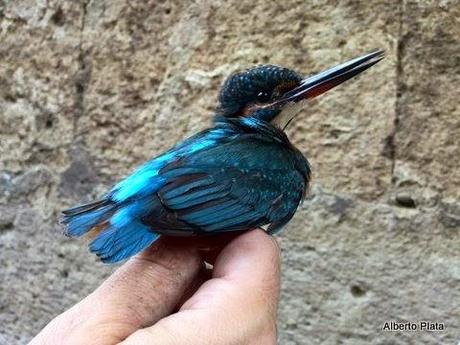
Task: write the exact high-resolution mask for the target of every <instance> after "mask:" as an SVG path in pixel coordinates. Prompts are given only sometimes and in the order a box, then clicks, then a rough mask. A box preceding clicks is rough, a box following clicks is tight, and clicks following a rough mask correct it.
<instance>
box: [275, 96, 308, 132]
mask: <svg viewBox="0 0 460 345" xmlns="http://www.w3.org/2000/svg"><path fill="white" fill-rule="evenodd" d="M307 101H308V100H307V99H303V100H300V101H298V102H290V103H287V104H285V105H284V106H283V110H281V112H280V113H279V114H278V115H277V116H276V117H275V118H274V119H273V120H272V121H270V123H271V124H272V125H274V126H276V127H278V128H281V129H283V130H284V129H285V128H286V127H287V126H288V125H289V124H290V123H291V121H292V120H293V119H294V118H295V117H296V116H297V115H298V114H299V112H300V111H301V110H302V109H303V108H304V106H305V104H306V103H307Z"/></svg>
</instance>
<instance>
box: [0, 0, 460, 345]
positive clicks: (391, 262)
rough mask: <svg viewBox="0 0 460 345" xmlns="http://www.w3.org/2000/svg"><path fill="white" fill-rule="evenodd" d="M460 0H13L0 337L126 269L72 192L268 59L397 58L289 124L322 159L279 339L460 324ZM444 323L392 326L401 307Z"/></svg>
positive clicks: (289, 258)
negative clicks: (91, 244)
mask: <svg viewBox="0 0 460 345" xmlns="http://www.w3.org/2000/svg"><path fill="white" fill-rule="evenodd" d="M459 17H460V4H459V2H458V0H440V1H434V0H433V1H428V0H420V1H410V0H401V1H396V0H395V1H392V0H391V1H365V0H362V1H357V0H348V1H326V0H319V1H305V0H299V1H295V0H293V1H264V0H260V1H237V0H231V1H221V0H216V1H194V2H188V1H177V0H176V1H159V0H149V1H128V0H112V1H109V0H90V1H88V0H87V1H82V0H80V1H69V0H68V1H65V0H48V1H44V0H36V1H33V0H16V1H13V0H6V1H0V85H1V87H0V281H1V285H0V325H1V327H0V344H16V343H17V344H22V343H25V342H26V341H27V340H29V339H30V338H31V337H32V336H33V335H34V334H35V333H36V332H38V331H39V330H40V329H41V328H42V327H43V326H44V325H45V324H46V323H47V322H48V321H49V320H50V319H51V318H52V317H53V316H54V315H56V314H57V313H59V312H61V311H63V310H65V309H66V308H68V307H69V306H70V305H72V304H74V303H75V302H76V301H78V300H79V299H81V298H82V297H83V296H85V295H86V294H88V293H89V292H90V291H92V290H93V289H94V288H95V287H96V286H97V285H98V284H99V283H100V282H101V281H102V280H103V278H104V277H106V276H107V275H108V274H109V273H110V272H111V271H112V269H113V267H108V266H104V265H102V264H101V263H98V262H97V261H96V259H95V258H94V257H93V256H90V255H89V254H88V253H87V250H86V248H85V244H84V243H83V242H81V241H74V240H70V239H67V238H65V237H64V236H63V235H62V233H61V229H60V227H59V225H57V221H56V219H57V218H58V215H59V211H60V210H62V209H63V208H65V207H67V206H70V205H73V204H75V203H76V202H78V201H85V200H89V199H91V198H93V197H96V196H98V195H100V194H101V193H103V192H104V191H105V190H106V189H107V188H108V187H109V186H111V185H112V184H113V183H114V182H116V181H117V180H118V179H119V178H121V177H123V176H124V175H126V174H127V173H129V172H130V171H131V170H132V168H133V167H134V166H135V165H137V164H139V163H141V162H143V161H145V160H146V159H149V158H151V157H152V156H155V155H156V154H158V153H161V152H162V151H163V150H165V149H167V148H168V147H170V146H171V145H173V144H174V143H175V142H177V141H179V140H181V139H182V138H185V137H186V136H188V135H190V134H192V133H194V132H196V131H198V130H200V129H202V128H204V127H206V126H207V125H208V123H209V120H210V118H211V116H212V112H213V109H214V107H215V104H216V94H217V90H218V88H219V86H220V84H221V82H222V80H223V78H225V76H227V75H228V74H229V73H231V72H232V71H234V70H237V69H240V68H244V67H247V66H251V65H254V64H260V63H266V62H270V63H275V64H280V65H285V66H288V67H291V68H295V69H297V70H300V71H303V72H304V73H311V72H313V71H319V70H322V69H324V68H327V67H329V66H331V65H334V64H337V63H339V62H342V61H345V60H347V59H349V58H352V57H354V56H357V55H360V54H362V53H364V52H367V51H369V50H371V49H373V48H383V49H385V50H386V53H387V58H386V59H385V60H384V61H383V62H381V63H379V64H378V65H377V66H376V67H373V68H372V69H371V70H369V71H368V72H366V73H365V74H364V75H362V76H361V77H360V78H358V79H357V80H354V81H352V82H349V83H346V84H345V85H343V86H341V87H339V88H337V89H336V90H334V91H332V92H330V93H328V94H327V95H326V96H323V97H321V98H319V99H317V100H314V101H312V102H311V103H310V105H309V107H308V108H307V109H305V111H304V112H303V114H302V115H301V116H299V118H298V119H297V121H296V122H295V124H293V125H292V126H291V128H289V130H288V132H289V133H288V134H289V136H290V137H291V139H292V141H293V142H294V143H295V144H296V145H297V146H298V147H299V148H300V149H301V150H302V152H304V153H305V155H306V156H307V157H309V159H310V161H311V162H312V164H313V168H314V184H313V188H312V191H311V193H310V195H309V197H308V199H307V200H306V202H305V203H304V205H303V207H302V208H301V209H300V210H299V211H298V212H297V214H296V216H295V218H294V220H293V221H292V222H291V223H290V225H289V226H288V229H287V231H285V232H284V233H283V234H281V236H280V238H279V240H280V242H281V246H282V250H283V291H282V300H281V303H280V315H279V333H280V336H279V338H280V340H279V342H280V344H287V345H289V344H353V345H360V344H380V345H384V344H454V343H456V340H458V339H459V338H460V325H459V319H460V288H459V286H460V257H459V248H460V234H459V230H460V201H459V197H460V186H459V185H460V139H459V136H460V108H459V93H458V89H459V85H460V25H459V21H458V18H459ZM420 320H430V321H434V322H436V321H437V322H444V324H445V328H446V330H445V331H443V332H423V331H422V332H420V331H418V332H404V333H392V332H384V331H382V327H383V325H384V322H385V321H420Z"/></svg>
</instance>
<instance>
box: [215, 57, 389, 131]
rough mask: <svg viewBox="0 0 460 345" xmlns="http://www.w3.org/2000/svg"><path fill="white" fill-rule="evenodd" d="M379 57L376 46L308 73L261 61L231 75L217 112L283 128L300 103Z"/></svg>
mask: <svg viewBox="0 0 460 345" xmlns="http://www.w3.org/2000/svg"><path fill="white" fill-rule="evenodd" d="M382 58H383V51H381V50H377V51H374V52H372V53H369V54H367V55H364V56H361V57H359V58H356V59H353V60H350V61H348V62H345V63H343V64H341V65H338V66H336V67H333V68H330V69H328V70H326V71H324V72H321V73H318V74H316V75H313V76H310V77H306V78H305V77H303V76H302V75H301V74H299V73H297V72H294V71H292V70H290V69H288V68H284V67H280V66H276V65H262V66H256V67H253V68H250V69H248V70H246V71H243V72H239V73H235V74H233V75H231V76H230V77H229V78H228V79H227V80H226V81H225V83H224V85H223V86H222V89H221V91H220V94H219V107H218V110H217V114H218V115H219V116H224V117H228V118H235V117H241V116H247V117H256V118H259V119H261V120H264V121H267V122H270V123H272V124H274V125H276V126H278V127H280V128H282V129H284V128H285V127H286V126H287V125H288V124H289V122H290V121H291V120H292V119H293V118H294V117H295V115H296V114H297V113H298V112H299V110H300V109H301V108H302V106H303V105H304V103H305V101H306V100H308V99H310V98H313V97H316V96H318V95H320V94H322V93H324V92H326V91H328V90H330V89H332V88H333V87H335V86H337V85H339V84H341V83H343V82H344V81H346V80H348V79H350V78H352V77H354V76H356V75H358V74H359V73H361V72H363V71H365V70H366V69H368V68H369V67H371V66H373V65H374V64H376V63H377V62H379V61H380V60H381V59H382Z"/></svg>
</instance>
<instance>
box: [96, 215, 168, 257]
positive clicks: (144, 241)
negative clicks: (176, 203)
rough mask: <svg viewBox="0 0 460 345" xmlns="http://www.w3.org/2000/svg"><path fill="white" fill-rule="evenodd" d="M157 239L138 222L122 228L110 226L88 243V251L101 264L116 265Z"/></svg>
mask: <svg viewBox="0 0 460 345" xmlns="http://www.w3.org/2000/svg"><path fill="white" fill-rule="evenodd" d="M159 237H160V235H159V234H157V233H155V232H153V231H151V230H150V229H149V228H148V227H147V226H145V225H144V224H142V223H141V222H140V221H132V222H130V223H129V224H127V225H125V226H123V227H118V226H116V224H110V226H109V227H108V228H106V229H104V230H103V231H102V232H101V233H100V234H99V235H98V236H97V237H96V238H95V239H94V240H93V241H92V242H91V243H90V245H89V249H90V251H91V252H93V253H95V254H96V255H97V256H98V257H99V258H100V259H101V260H102V262H104V263H116V262H119V261H122V260H124V259H127V258H129V257H131V256H133V255H135V254H137V253H139V252H141V251H142V250H144V249H145V248H147V247H148V246H149V245H151V244H152V243H153V242H154V241H155V240H157V239H158V238H159Z"/></svg>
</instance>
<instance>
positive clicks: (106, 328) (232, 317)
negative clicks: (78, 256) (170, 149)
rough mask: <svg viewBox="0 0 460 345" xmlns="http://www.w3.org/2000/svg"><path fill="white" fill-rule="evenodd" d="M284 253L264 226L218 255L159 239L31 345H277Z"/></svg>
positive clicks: (44, 331)
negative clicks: (207, 262) (206, 258)
mask: <svg viewBox="0 0 460 345" xmlns="http://www.w3.org/2000/svg"><path fill="white" fill-rule="evenodd" d="M279 265H280V252H279V248H278V245H277V244H276V241H275V240H274V239H273V238H272V237H270V236H268V235H267V234H265V233H264V232H263V231H262V230H252V231H249V232H246V233H244V234H242V235H240V236H238V237H236V238H235V239H233V240H232V241H231V242H230V243H229V244H228V245H226V246H225V247H224V248H223V249H222V250H221V251H220V252H219V253H218V255H217V258H216V259H215V263H214V268H213V270H212V272H207V271H206V270H205V269H204V268H203V267H204V266H203V260H202V256H201V254H200V251H199V250H198V249H197V248H196V247H191V246H183V245H176V244H171V243H168V242H167V241H161V240H160V241H159V243H158V244H154V245H153V246H152V247H151V248H150V249H148V250H147V251H146V252H144V253H142V254H140V255H138V256H136V257H134V258H132V259H131V260H129V261H128V262H127V263H126V264H124V265H123V266H122V267H120V268H119V269H118V270H117V271H116V272H115V273H114V274H113V275H112V276H111V277H110V278H109V279H107V281H105V282H104V283H103V284H102V285H101V286H100V287H99V288H98V289H97V290H95V291H94V292H93V293H92V294H90V295H89V296H88V297H86V298H85V299H83V300H82V301H81V302H79V303H78V304H76V305H75V306H73V307H72V308H71V309H69V310H67V311H66V312H64V313H63V314H61V315H59V316H58V317H56V318H55V319H54V320H52V321H51V322H50V323H49V324H48V325H47V326H46V327H45V328H44V329H43V330H42V331H41V332H40V333H39V334H38V335H37V336H36V337H35V338H34V339H33V340H32V341H31V343H30V344H31V345H39V344H40V345H45V344H46V345H51V344H59V345H66V344H72V345H79V344H85V345H87V344H95V345H109V344H123V345H138V344H142V345H148V344H155V345H173V344H174V345H175V344H181V345H183V344H187V345H194V344H199V345H207V344H213V345H214V344H219V345H227V344H228V345H230V344H238V345H241V344H243V345H258V344H260V345H271V344H276V312H277V305H278V295H279V284H280V270H279Z"/></svg>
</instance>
